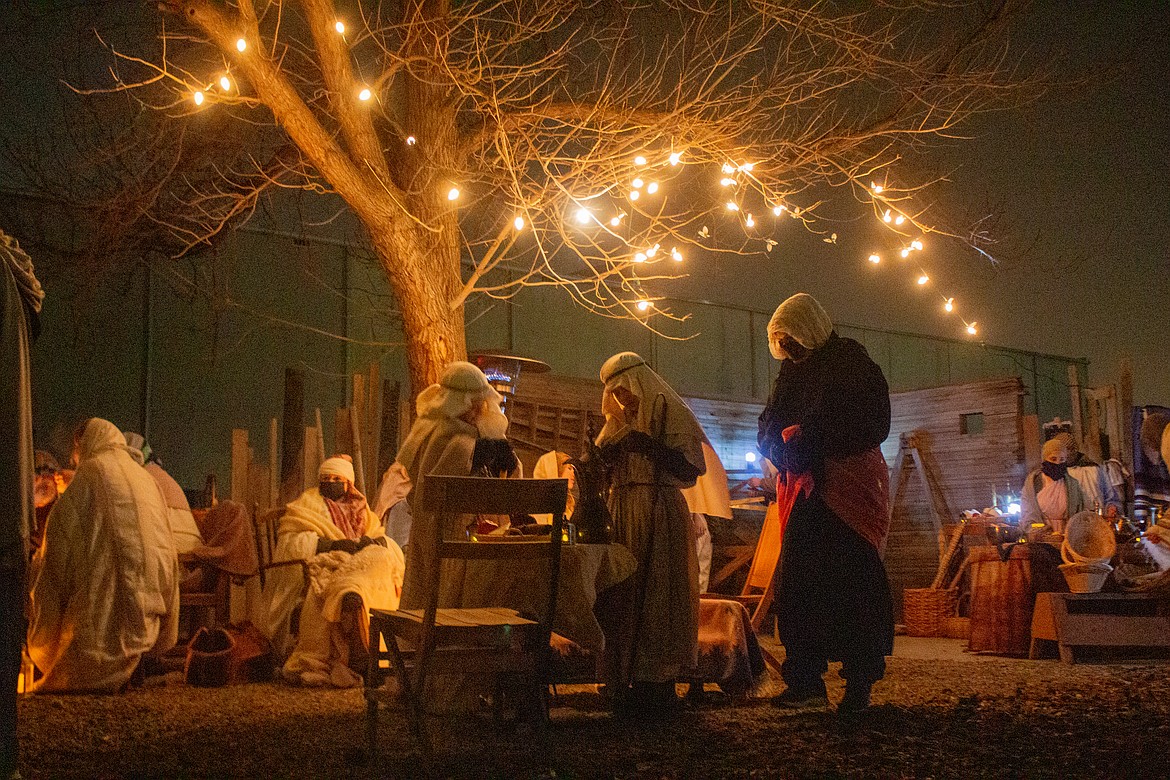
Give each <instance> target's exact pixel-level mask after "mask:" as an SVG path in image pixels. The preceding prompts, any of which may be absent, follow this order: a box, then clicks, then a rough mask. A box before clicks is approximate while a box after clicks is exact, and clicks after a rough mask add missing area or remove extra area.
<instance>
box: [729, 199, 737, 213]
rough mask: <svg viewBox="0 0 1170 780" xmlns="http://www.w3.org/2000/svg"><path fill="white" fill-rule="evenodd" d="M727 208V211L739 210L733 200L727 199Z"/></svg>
mask: <svg viewBox="0 0 1170 780" xmlns="http://www.w3.org/2000/svg"><path fill="white" fill-rule="evenodd" d="M727 210H728V211H739V206H738V205H737V204H736V202H735V201H733V200H729V201H727Z"/></svg>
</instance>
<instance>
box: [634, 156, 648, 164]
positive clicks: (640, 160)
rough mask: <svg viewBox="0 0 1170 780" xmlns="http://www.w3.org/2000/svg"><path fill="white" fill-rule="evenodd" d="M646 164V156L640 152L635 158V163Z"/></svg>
mask: <svg viewBox="0 0 1170 780" xmlns="http://www.w3.org/2000/svg"><path fill="white" fill-rule="evenodd" d="M645 164H646V158H645V157H643V156H642V155H640V154H639V155H638V156H637V157H635V158H634V165H645Z"/></svg>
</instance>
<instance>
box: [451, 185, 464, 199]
mask: <svg viewBox="0 0 1170 780" xmlns="http://www.w3.org/2000/svg"><path fill="white" fill-rule="evenodd" d="M461 194H462V193H461V192H459V188H458V187H452V188H451V189H449V190H447V200H458V199H459V196H460V195H461Z"/></svg>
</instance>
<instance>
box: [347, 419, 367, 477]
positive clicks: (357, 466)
mask: <svg viewBox="0 0 1170 780" xmlns="http://www.w3.org/2000/svg"><path fill="white" fill-rule="evenodd" d="M359 417H360V414H359V412H358V410H357V409H356V408H354V407H352V406H351V407H350V409H349V433H350V436H352V437H353V473H354V477H355V478H356V479H357V484H356V487H357V489H358V490H359V491H360V492H361V493H363V494H364V493H365V492H366V480H365V476H364V475H363V474H362V434H361V431H360V430H359V427H360V425H361V422H360V420H359Z"/></svg>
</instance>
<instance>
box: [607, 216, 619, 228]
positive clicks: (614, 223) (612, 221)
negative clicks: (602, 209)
mask: <svg viewBox="0 0 1170 780" xmlns="http://www.w3.org/2000/svg"><path fill="white" fill-rule="evenodd" d="M609 224H610V225H612V226H613V227H617V226H618V225H620V224H622V218H621V217H613V218H612V219H610V221H609Z"/></svg>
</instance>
